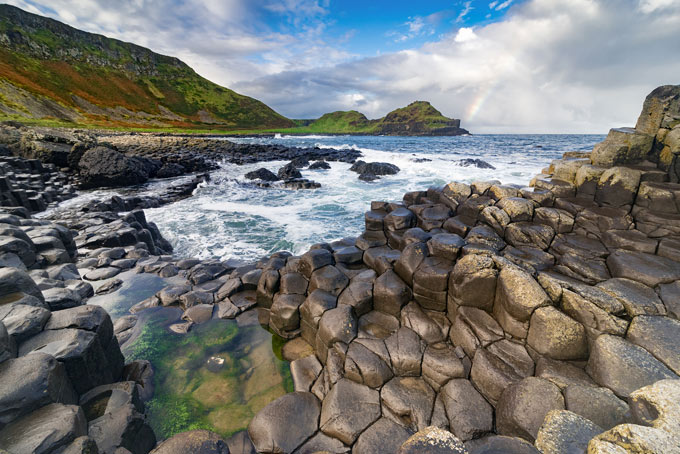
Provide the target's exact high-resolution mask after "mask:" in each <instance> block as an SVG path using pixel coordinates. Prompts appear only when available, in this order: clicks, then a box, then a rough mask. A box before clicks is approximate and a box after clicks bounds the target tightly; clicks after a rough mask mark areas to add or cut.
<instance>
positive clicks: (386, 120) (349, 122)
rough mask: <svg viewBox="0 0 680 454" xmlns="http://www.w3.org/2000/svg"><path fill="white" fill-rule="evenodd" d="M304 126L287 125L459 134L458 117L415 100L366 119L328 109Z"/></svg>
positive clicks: (385, 132) (320, 130) (304, 130)
mask: <svg viewBox="0 0 680 454" xmlns="http://www.w3.org/2000/svg"><path fill="white" fill-rule="evenodd" d="M305 123H306V126H301V127H297V128H295V129H290V130H288V132H291V133H300V134H305V133H325V134H369V135H420V136H428V135H452V136H453V135H462V134H469V132H468V131H466V130H465V129H462V128H461V127H460V120H456V119H452V118H447V117H445V116H444V115H442V113H441V112H439V111H438V110H437V109H435V108H434V107H432V105H431V104H430V103H429V102H427V101H416V102H413V103H411V104H409V105H408V106H406V107H402V108H399V109H396V110H393V111H392V112H390V113H388V114H387V115H386V116H384V117H383V118H380V119H377V120H369V119H368V118H366V116H365V115H364V114H362V113H360V112H357V111H355V110H350V111H347V112H343V111H338V112H332V113H327V114H325V115H323V116H321V117H320V118H319V119H317V120H314V121H305Z"/></svg>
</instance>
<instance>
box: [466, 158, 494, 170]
mask: <svg viewBox="0 0 680 454" xmlns="http://www.w3.org/2000/svg"><path fill="white" fill-rule="evenodd" d="M456 163H457V164H458V165H459V166H461V167H477V168H478V169H491V170H495V169H496V168H495V167H494V166H492V165H491V164H489V163H488V162H486V161H482V160H481V159H472V158H466V159H460V160H458V161H456Z"/></svg>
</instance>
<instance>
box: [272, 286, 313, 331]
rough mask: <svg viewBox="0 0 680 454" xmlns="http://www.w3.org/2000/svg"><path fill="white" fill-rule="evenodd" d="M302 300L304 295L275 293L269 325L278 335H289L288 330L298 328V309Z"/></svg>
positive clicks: (303, 300)
mask: <svg viewBox="0 0 680 454" xmlns="http://www.w3.org/2000/svg"><path fill="white" fill-rule="evenodd" d="M304 302H305V296H304V295H298V294H288V295H284V294H281V293H277V294H276V296H274V302H273V304H272V307H271V310H270V315H269V326H270V327H271V328H272V329H273V330H274V331H275V332H276V333H278V334H279V335H280V336H282V337H290V336H289V335H288V334H287V333H288V332H291V331H295V330H297V329H299V328H300V311H299V309H300V306H301V305H302V303H304Z"/></svg>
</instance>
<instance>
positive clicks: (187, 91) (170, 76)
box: [0, 5, 295, 130]
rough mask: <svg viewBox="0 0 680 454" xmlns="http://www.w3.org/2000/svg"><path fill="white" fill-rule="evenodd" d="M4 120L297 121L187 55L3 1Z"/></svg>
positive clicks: (0, 106)
mask: <svg viewBox="0 0 680 454" xmlns="http://www.w3.org/2000/svg"><path fill="white" fill-rule="evenodd" d="M0 119H15V120H21V121H29V122H31V121H38V122H42V123H50V122H51V123H54V124H73V125H80V126H83V125H88V126H100V127H122V128H140V127H141V128H182V129H198V130H201V129H222V130H236V129H274V128H288V127H293V126H295V124H294V123H293V122H292V121H291V120H289V119H287V118H285V117H283V116H282V115H280V114H278V113H276V112H275V111H273V110H272V109H271V108H269V107H268V106H266V105H265V104H263V103H262V102H260V101H258V100H256V99H253V98H250V97H247V96H243V95H240V94H238V93H236V92H234V91H232V90H229V89H228V88H224V87H221V86H219V85H217V84H214V83H212V82H210V81H209V80H207V79H205V78H203V77H201V76H199V75H198V74H196V73H195V72H194V71H193V70H192V69H191V68H190V67H189V66H187V65H186V64H185V63H183V62H182V61H180V60H178V59H176V58H173V57H167V56H164V55H159V54H157V53H154V52H152V51H151V50H149V49H146V48H143V47H140V46H137V45H134V44H130V43H125V42H122V41H119V40H115V39H111V38H107V37H104V36H101V35H96V34H92V33H87V32H83V31H80V30H77V29H75V28H72V27H69V26H68V25H65V24H63V23H61V22H58V21H55V20H52V19H49V18H45V17H42V16H37V15H34V14H30V13H27V12H25V11H23V10H21V9H19V8H15V7H13V6H9V5H0Z"/></svg>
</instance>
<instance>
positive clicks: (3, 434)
mask: <svg viewBox="0 0 680 454" xmlns="http://www.w3.org/2000/svg"><path fill="white" fill-rule="evenodd" d="M83 435H87V421H86V419H85V415H84V413H83V411H82V410H81V409H80V407H77V406H75V405H62V404H49V405H46V406H44V407H42V408H40V409H39V410H36V411H34V412H33V413H30V414H28V415H26V416H23V417H22V418H19V419H17V420H16V421H14V422H12V423H10V424H9V425H7V426H5V427H4V428H3V429H2V430H0V452H2V450H3V449H4V450H6V451H7V452H10V453H35V454H43V453H53V452H55V451H57V449H59V448H61V447H64V446H67V445H68V444H70V443H71V442H73V441H74V440H75V439H76V438H78V437H81V436H83Z"/></svg>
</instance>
